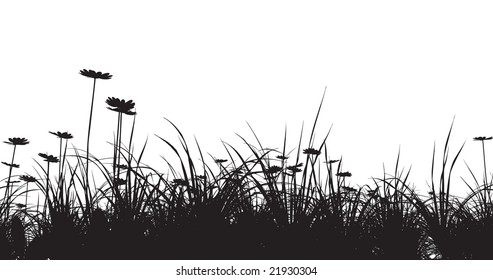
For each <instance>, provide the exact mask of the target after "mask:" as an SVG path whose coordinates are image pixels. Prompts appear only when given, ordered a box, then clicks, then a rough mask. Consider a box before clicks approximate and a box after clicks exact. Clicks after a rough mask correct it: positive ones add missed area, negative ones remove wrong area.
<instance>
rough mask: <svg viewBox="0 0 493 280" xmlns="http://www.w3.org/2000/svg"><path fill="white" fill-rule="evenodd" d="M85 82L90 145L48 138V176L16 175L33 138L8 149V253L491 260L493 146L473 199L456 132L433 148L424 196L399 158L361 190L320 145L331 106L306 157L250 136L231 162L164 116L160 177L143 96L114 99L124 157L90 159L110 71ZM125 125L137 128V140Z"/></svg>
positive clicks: (0, 220)
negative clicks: (140, 131) (144, 122)
mask: <svg viewBox="0 0 493 280" xmlns="http://www.w3.org/2000/svg"><path fill="white" fill-rule="evenodd" d="M80 74H81V75H82V76H85V77H88V78H91V79H93V91H92V102H91V108H90V113H89V127H88V133H87V139H86V141H87V145H86V149H85V150H83V149H77V148H75V147H74V148H68V147H69V142H70V140H71V139H72V138H73V136H72V135H71V134H70V133H69V132H50V133H51V134H53V136H54V137H56V138H57V139H58V141H59V150H58V151H56V154H55V155H50V154H45V153H40V154H39V159H41V160H42V162H38V161H35V162H36V165H37V169H36V170H37V171H38V172H37V174H34V175H29V174H22V172H17V171H18V170H19V168H20V165H19V164H17V163H16V162H15V155H16V153H17V152H19V151H18V148H19V150H20V149H22V148H21V147H20V146H23V145H27V144H29V141H28V140H27V139H25V138H20V137H12V138H9V139H8V141H5V143H6V144H8V145H11V146H12V155H11V160H10V162H2V164H4V165H6V166H8V168H9V173H8V175H7V177H5V179H4V180H3V181H2V182H3V183H2V186H1V188H0V195H2V199H1V200H0V258H3V259H492V258H493V241H492V239H491V238H490V237H491V236H492V234H493V203H492V184H493V182H492V179H488V178H487V167H486V152H485V145H486V144H487V141H489V140H491V139H492V138H491V137H476V138H474V140H476V141H478V142H481V144H482V147H483V154H482V160H483V162H484V170H483V171H482V173H483V175H482V177H483V178H478V177H476V176H475V174H474V173H473V172H472V170H470V169H469V170H470V172H471V174H472V176H473V179H474V180H473V182H467V181H465V180H464V182H463V183H464V184H466V185H467V186H468V187H469V189H470V194H469V195H468V196H467V197H465V198H458V197H455V196H454V195H453V193H452V191H451V189H452V188H451V185H452V183H453V182H452V181H451V179H450V178H451V174H452V172H453V169H454V166H455V164H456V162H457V159H458V158H459V156H460V153H461V151H462V148H463V145H462V147H459V148H457V149H456V150H454V151H453V152H451V147H450V145H449V140H450V137H451V132H452V126H451V127H450V130H449V133H448V135H447V138H446V141H445V144H444V146H443V147H438V148H436V149H434V152H433V156H432V165H431V166H432V167H431V178H432V180H431V184H430V186H427V187H426V188H428V192H427V193H426V194H421V193H419V192H418V191H417V190H416V188H415V187H414V185H413V184H412V183H411V182H409V181H408V176H409V172H410V170H405V169H403V168H401V167H400V166H399V157H400V155H398V156H397V160H396V162H395V164H394V167H393V168H392V170H391V171H387V170H384V172H383V174H382V175H381V176H377V177H375V178H373V182H372V183H371V184H367V185H363V186H355V185H350V184H349V183H348V180H349V179H348V178H349V177H351V175H352V174H351V173H350V172H349V171H348V170H345V169H344V168H343V165H342V159H341V158H337V159H335V158H331V156H330V154H329V152H328V147H327V144H326V140H327V138H328V136H329V133H330V129H329V130H328V131H326V132H325V133H326V134H324V137H323V138H321V139H317V138H316V137H315V131H316V129H317V120H318V118H319V114H320V111H321V108H322V104H323V99H322V101H321V103H320V106H319V107H318V110H317V113H316V116H315V120H314V122H313V125H312V126H311V128H310V130H309V132H308V133H306V132H305V131H304V129H302V130H301V132H300V133H299V135H298V136H297V138H296V143H297V144H296V147H295V148H291V147H288V145H287V140H288V139H287V138H288V134H287V130H286V132H285V134H284V142H283V144H282V149H271V148H268V147H264V146H263V145H262V142H261V141H260V140H259V138H258V137H257V135H256V134H255V132H254V130H253V129H251V131H252V137H253V139H254V141H249V140H247V138H245V137H243V136H241V135H238V137H239V140H240V142H241V143H240V145H241V146H243V147H246V148H247V152H244V151H242V152H240V149H239V146H234V145H232V144H230V143H223V146H224V151H225V153H226V154H227V155H228V157H227V158H216V157H214V156H211V155H209V154H204V152H203V151H202V150H201V148H200V145H199V143H198V142H197V141H196V140H195V141H194V143H193V146H190V145H189V143H188V142H187V140H186V139H185V137H184V136H183V134H182V132H181V131H180V130H179V129H178V127H176V126H175V125H174V124H173V123H172V122H171V121H169V120H167V121H168V123H169V125H170V126H172V127H173V128H174V129H175V131H176V135H177V136H178V137H179V143H172V142H171V141H170V140H168V139H167V138H164V137H161V136H159V135H156V137H157V138H158V139H160V141H162V144H163V145H164V146H165V148H166V149H168V150H169V151H171V155H169V154H168V156H167V157H164V156H163V160H164V162H165V163H166V164H167V169H166V170H160V169H158V168H155V167H152V166H149V165H146V164H145V163H143V162H142V157H143V155H144V153H145V152H146V144H144V145H143V147H142V148H140V149H139V150H138V151H137V152H136V151H135V150H136V148H135V147H134V144H133V137H134V133H133V131H134V126H135V117H136V113H135V103H134V102H133V101H132V100H128V101H125V100H121V99H118V98H114V97H109V98H108V99H107V100H106V104H107V105H108V109H109V110H112V111H114V112H115V113H116V114H117V115H116V116H117V123H116V132H115V137H114V139H113V143H112V146H113V156H112V157H111V158H109V159H104V158H98V157H96V156H95V155H92V154H90V153H89V148H90V137H91V123H92V121H93V120H92V118H93V116H92V111H93V105H94V95H95V94H96V92H95V88H96V87H95V86H96V80H98V79H101V80H109V79H111V78H112V75H110V74H109V73H101V72H96V71H93V70H86V69H84V70H81V71H80ZM324 96H325V94H324ZM124 121H125V122H131V123H132V130H131V131H130V133H128V135H124V134H123V130H122V126H123V122H124ZM113 125H114V124H113ZM108 126H109V127H110V124H108ZM146 143H147V142H146ZM192 147H193V148H194V149H192ZM192 150H196V151H198V153H197V154H193V152H192ZM439 151H441V152H439ZM94 173H97V174H99V175H98V176H97V177H95V176H90V174H94ZM95 178H100V179H102V180H103V181H102V182H96V181H95V180H96V179H95ZM426 188H425V187H423V188H422V189H426ZM28 197H29V198H33V197H38V199H37V201H33V200H32V199H28Z"/></svg>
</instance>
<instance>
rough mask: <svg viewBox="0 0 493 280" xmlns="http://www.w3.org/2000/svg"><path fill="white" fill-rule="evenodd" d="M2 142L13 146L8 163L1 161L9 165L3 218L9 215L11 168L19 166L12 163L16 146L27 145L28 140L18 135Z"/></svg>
mask: <svg viewBox="0 0 493 280" xmlns="http://www.w3.org/2000/svg"><path fill="white" fill-rule="evenodd" d="M4 143H6V144H9V145H12V146H14V149H13V151H12V160H11V162H10V163H6V162H2V163H3V164H4V165H7V166H8V167H9V176H8V177H7V186H6V188H5V206H6V209H5V219H8V217H9V210H10V202H11V201H10V196H11V195H12V193H11V189H12V181H11V179H12V170H13V169H14V168H19V165H18V164H15V163H14V159H15V151H16V149H17V146H22V145H27V144H29V141H27V139H26V138H19V137H13V138H9V141H4Z"/></svg>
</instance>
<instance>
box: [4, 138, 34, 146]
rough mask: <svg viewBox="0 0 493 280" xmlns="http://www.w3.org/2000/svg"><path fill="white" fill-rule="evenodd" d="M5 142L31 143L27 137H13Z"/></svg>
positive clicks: (14, 143) (10, 143)
mask: <svg viewBox="0 0 493 280" xmlns="http://www.w3.org/2000/svg"><path fill="white" fill-rule="evenodd" d="M3 143H6V144H9V145H27V144H29V141H27V139H26V138H20V137H13V138H9V141H3Z"/></svg>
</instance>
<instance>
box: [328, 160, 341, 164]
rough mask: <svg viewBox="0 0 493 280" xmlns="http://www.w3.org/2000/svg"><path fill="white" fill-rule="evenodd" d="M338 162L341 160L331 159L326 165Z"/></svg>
mask: <svg viewBox="0 0 493 280" xmlns="http://www.w3.org/2000/svg"><path fill="white" fill-rule="evenodd" d="M338 161H339V159H331V160H329V161H326V162H325V163H327V164H333V163H336V162H338Z"/></svg>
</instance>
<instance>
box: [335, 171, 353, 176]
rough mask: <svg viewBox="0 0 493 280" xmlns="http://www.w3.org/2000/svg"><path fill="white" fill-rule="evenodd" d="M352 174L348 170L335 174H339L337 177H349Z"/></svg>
mask: <svg viewBox="0 0 493 280" xmlns="http://www.w3.org/2000/svg"><path fill="white" fill-rule="evenodd" d="M352 175H353V174H351V173H350V172H339V173H337V174H336V176H339V177H351V176H352Z"/></svg>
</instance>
